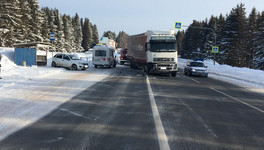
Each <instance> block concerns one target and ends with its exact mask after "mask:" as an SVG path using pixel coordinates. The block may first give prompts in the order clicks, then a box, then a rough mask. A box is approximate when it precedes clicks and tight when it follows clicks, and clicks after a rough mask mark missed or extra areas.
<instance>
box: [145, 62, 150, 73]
mask: <svg viewBox="0 0 264 150" xmlns="http://www.w3.org/2000/svg"><path fill="white" fill-rule="evenodd" d="M144 69H145V72H146V74H147V75H149V74H150V67H149V65H148V64H146V65H145V68H144Z"/></svg>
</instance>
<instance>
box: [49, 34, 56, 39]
mask: <svg viewBox="0 0 264 150" xmlns="http://www.w3.org/2000/svg"><path fill="white" fill-rule="evenodd" d="M49 39H50V41H55V33H49Z"/></svg>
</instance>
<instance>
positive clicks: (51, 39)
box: [49, 32, 55, 57]
mask: <svg viewBox="0 0 264 150" xmlns="http://www.w3.org/2000/svg"><path fill="white" fill-rule="evenodd" d="M49 39H50V42H51V48H52V57H53V41H55V33H52V32H51V33H49Z"/></svg>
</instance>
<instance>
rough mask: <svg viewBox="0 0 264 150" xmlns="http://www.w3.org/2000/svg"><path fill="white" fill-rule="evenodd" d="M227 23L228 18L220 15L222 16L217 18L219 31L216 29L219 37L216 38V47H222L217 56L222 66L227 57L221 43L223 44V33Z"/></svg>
mask: <svg viewBox="0 0 264 150" xmlns="http://www.w3.org/2000/svg"><path fill="white" fill-rule="evenodd" d="M225 23H226V18H225V17H224V16H223V15H222V14H220V16H219V17H218V18H217V29H216V31H215V32H216V34H217V37H216V43H217V44H216V45H217V46H220V48H219V53H218V54H217V55H216V60H217V62H218V63H220V64H223V63H224V61H225V59H224V58H225V55H224V51H223V50H222V49H221V44H222V43H221V42H222V38H223V37H222V33H223V28H224V26H225Z"/></svg>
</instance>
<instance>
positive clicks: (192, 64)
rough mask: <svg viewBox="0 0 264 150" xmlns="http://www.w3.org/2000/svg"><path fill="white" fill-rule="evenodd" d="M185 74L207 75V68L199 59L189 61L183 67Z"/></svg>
mask: <svg viewBox="0 0 264 150" xmlns="http://www.w3.org/2000/svg"><path fill="white" fill-rule="evenodd" d="M184 74H185V75H196V76H203V77H208V74H209V72H208V68H207V66H205V65H204V63H203V62H201V61H189V62H188V63H186V65H185V67H184Z"/></svg>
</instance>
